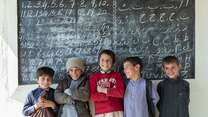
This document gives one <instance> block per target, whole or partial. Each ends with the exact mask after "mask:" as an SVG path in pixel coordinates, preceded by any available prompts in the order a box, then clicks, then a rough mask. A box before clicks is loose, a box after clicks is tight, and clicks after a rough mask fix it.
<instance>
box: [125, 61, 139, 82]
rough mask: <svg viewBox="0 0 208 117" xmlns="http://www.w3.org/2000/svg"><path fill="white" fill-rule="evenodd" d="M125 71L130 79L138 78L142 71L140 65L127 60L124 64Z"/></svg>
mask: <svg viewBox="0 0 208 117" xmlns="http://www.w3.org/2000/svg"><path fill="white" fill-rule="evenodd" d="M123 67H124V73H125V75H126V77H127V78H128V79H137V78H138V76H140V75H139V73H140V65H139V64H137V65H133V64H132V63H131V62H129V61H126V62H124V64H123Z"/></svg>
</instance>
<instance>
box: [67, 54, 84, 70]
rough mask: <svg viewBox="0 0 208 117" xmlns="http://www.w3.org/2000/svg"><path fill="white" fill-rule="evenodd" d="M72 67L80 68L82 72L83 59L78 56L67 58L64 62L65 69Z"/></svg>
mask: <svg viewBox="0 0 208 117" xmlns="http://www.w3.org/2000/svg"><path fill="white" fill-rule="evenodd" d="M73 67H77V68H80V69H81V70H82V72H84V70H85V61H84V60H83V59H81V58H78V57H72V58H69V59H68V60H67V62H66V69H67V71H68V70H69V68H73Z"/></svg>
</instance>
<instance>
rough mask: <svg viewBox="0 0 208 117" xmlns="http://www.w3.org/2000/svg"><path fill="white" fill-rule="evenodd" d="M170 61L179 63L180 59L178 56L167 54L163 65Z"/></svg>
mask: <svg viewBox="0 0 208 117" xmlns="http://www.w3.org/2000/svg"><path fill="white" fill-rule="evenodd" d="M169 63H176V64H177V65H179V60H178V58H177V57H176V56H167V57H165V58H163V60H162V65H164V64H169Z"/></svg>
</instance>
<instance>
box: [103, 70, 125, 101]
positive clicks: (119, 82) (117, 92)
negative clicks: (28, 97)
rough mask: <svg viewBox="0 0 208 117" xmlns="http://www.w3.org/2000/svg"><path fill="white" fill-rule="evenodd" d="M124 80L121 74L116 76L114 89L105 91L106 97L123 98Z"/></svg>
mask: <svg viewBox="0 0 208 117" xmlns="http://www.w3.org/2000/svg"><path fill="white" fill-rule="evenodd" d="M124 89H125V88H124V80H123V78H122V76H121V74H119V73H118V74H117V75H116V87H114V88H108V89H107V96H109V97H115V98H123V97H124Z"/></svg>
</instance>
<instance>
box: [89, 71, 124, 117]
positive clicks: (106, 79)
mask: <svg viewBox="0 0 208 117" xmlns="http://www.w3.org/2000/svg"><path fill="white" fill-rule="evenodd" d="M89 82H90V83H89V84H90V99H91V100H92V101H93V102H94V103H95V114H96V115H97V114H104V113H109V112H114V111H123V97H124V80H123V78H122V76H121V74H120V73H118V72H110V73H94V74H92V75H91V76H90V79H89ZM98 85H99V86H102V87H106V88H107V94H103V93H99V92H97V86H98Z"/></svg>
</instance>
